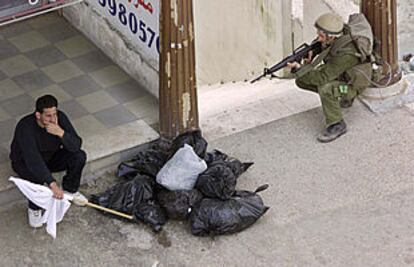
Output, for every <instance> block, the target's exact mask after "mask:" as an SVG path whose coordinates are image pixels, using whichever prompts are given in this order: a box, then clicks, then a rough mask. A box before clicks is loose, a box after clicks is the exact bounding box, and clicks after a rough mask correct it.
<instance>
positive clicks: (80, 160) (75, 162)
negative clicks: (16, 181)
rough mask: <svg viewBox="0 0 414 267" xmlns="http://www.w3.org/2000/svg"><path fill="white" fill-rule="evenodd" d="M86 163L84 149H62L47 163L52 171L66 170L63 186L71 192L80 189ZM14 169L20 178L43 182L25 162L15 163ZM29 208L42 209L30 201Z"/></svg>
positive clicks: (38, 182) (37, 182)
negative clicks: (70, 150) (37, 178)
mask: <svg viewBox="0 0 414 267" xmlns="http://www.w3.org/2000/svg"><path fill="white" fill-rule="evenodd" d="M85 163H86V153H85V152H84V151H83V150H79V151H76V152H69V151H67V150H66V149H60V150H59V151H58V152H56V153H55V155H53V157H52V158H51V159H50V160H49V162H47V163H46V165H47V167H48V168H49V170H50V172H60V171H66V174H65V176H63V182H62V187H63V190H65V191H68V192H70V193H75V192H76V191H78V189H79V186H80V179H81V176H82V170H83V167H85ZM12 167H13V170H14V171H15V172H16V173H17V174H18V175H19V176H20V178H22V179H25V180H28V181H30V182H33V183H36V184H42V182H40V181H37V180H36V179H34V178H33V177H35V176H34V175H33V174H32V173H31V172H30V171H29V170H28V169H27V167H26V166H25V165H24V164H21V163H13V164H12ZM29 208H30V209H33V210H38V209H41V208H40V207H39V206H37V205H35V204H34V203H33V202H31V201H29Z"/></svg>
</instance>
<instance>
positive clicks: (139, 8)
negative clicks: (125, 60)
mask: <svg viewBox="0 0 414 267" xmlns="http://www.w3.org/2000/svg"><path fill="white" fill-rule="evenodd" d="M91 4H92V6H94V7H95V8H96V9H97V10H98V12H99V13H100V14H101V15H102V16H104V17H105V18H106V19H108V21H109V22H110V24H111V26H113V27H114V28H115V29H116V30H117V31H118V32H119V33H120V34H122V36H123V38H125V39H126V40H127V42H129V44H128V45H131V47H133V48H134V50H136V51H137V52H138V53H139V54H140V55H141V56H142V58H143V59H144V60H145V61H146V62H147V63H149V64H150V65H151V66H152V67H153V68H155V69H158V57H159V50H160V40H159V33H158V32H159V30H158V29H159V26H158V25H159V21H158V20H159V7H160V5H159V0H92V1H91Z"/></svg>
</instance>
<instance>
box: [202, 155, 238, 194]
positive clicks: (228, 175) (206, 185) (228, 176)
mask: <svg viewBox="0 0 414 267" xmlns="http://www.w3.org/2000/svg"><path fill="white" fill-rule="evenodd" d="M236 183H237V179H236V177H235V175H234V174H233V171H232V170H231V169H230V168H229V167H227V166H226V165H225V164H223V163H216V164H214V165H213V166H211V167H209V168H208V169H207V170H205V171H204V172H203V173H201V174H200V175H199V176H198V179H197V182H196V185H195V188H197V189H198V190H200V191H201V193H203V194H204V195H205V196H207V197H211V198H219V199H222V200H226V199H229V198H230V197H231V196H232V195H233V194H234V192H235V190H236Z"/></svg>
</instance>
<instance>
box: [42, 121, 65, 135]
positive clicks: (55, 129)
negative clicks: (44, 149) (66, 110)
mask: <svg viewBox="0 0 414 267" xmlns="http://www.w3.org/2000/svg"><path fill="white" fill-rule="evenodd" d="M45 128H46V131H47V132H48V133H50V134H53V135H56V136H59V137H60V138H62V137H63V134H64V133H65V131H64V130H63V129H62V128H60V126H59V124H57V123H56V124H55V123H48V124H46V125H45Z"/></svg>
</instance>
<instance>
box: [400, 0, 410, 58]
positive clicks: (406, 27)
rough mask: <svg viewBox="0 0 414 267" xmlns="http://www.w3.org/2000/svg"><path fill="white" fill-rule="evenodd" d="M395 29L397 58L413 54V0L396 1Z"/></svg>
mask: <svg viewBox="0 0 414 267" xmlns="http://www.w3.org/2000/svg"><path fill="white" fill-rule="evenodd" d="M397 7H398V8H397V20H398V22H397V23H398V24H397V30H398V54H399V59H402V57H403V56H404V55H405V54H408V53H411V54H414V45H413V44H414V0H400V1H397Z"/></svg>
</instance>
